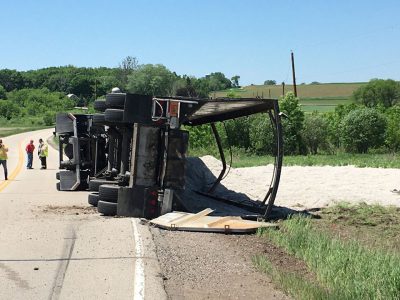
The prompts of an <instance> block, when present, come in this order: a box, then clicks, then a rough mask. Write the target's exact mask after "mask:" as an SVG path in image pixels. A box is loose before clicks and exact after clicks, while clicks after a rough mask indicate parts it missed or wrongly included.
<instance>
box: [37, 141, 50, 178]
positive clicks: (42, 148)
mask: <svg viewBox="0 0 400 300" xmlns="http://www.w3.org/2000/svg"><path fill="white" fill-rule="evenodd" d="M38 154H39V158H40V161H41V162H42V167H41V168H40V169H41V170H44V169H47V161H46V158H47V156H49V147H48V146H47V144H46V143H45V142H44V141H43V140H42V139H39V152H38Z"/></svg>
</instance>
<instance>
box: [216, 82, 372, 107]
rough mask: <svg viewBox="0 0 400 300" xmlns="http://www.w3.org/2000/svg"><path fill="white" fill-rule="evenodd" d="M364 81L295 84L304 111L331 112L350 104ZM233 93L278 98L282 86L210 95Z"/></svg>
mask: <svg viewBox="0 0 400 300" xmlns="http://www.w3.org/2000/svg"><path fill="white" fill-rule="evenodd" d="M363 84H365V83H325V84H305V85H298V86H297V94H298V97H299V98H300V104H301V105H302V110H303V111H304V112H307V113H309V112H313V111H318V112H331V111H334V110H335V107H336V106H338V105H339V104H344V105H346V104H351V103H353V100H351V99H350V96H351V95H352V93H353V92H354V91H355V90H356V89H357V88H359V87H360V86H361V85H363ZM288 91H293V86H292V85H286V86H285V93H286V92H288ZM232 92H233V93H235V94H236V95H237V96H239V97H242V98H246V97H250V98H252V97H263V98H279V97H281V96H282V92H283V91H282V86H281V85H275V86H265V85H253V86H246V87H242V88H232V89H228V90H224V91H217V92H212V93H211V96H212V97H226V96H227V94H228V93H232Z"/></svg>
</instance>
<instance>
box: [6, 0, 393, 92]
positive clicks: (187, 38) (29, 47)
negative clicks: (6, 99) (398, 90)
mask: <svg viewBox="0 0 400 300" xmlns="http://www.w3.org/2000/svg"><path fill="white" fill-rule="evenodd" d="M0 12H1V14H0V15H1V17H0V33H1V40H0V68H1V69H3V68H9V69H17V70H30V69H37V68H43V67H48V66H62V65H68V64H72V65H75V66H87V67H98V66H106V67H115V66H118V64H119V62H121V60H122V59H123V58H124V57H126V56H128V55H131V56H136V57H137V58H138V60H139V63H153V64H156V63H161V64H164V65H165V66H167V67H168V68H169V69H170V70H172V71H175V72H177V73H178V74H188V75H194V76H204V75H205V74H208V73H210V72H216V71H220V72H223V73H225V74H226V75H227V76H229V77H231V76H233V75H236V74H237V75H240V76H241V80H240V83H241V84H243V85H246V84H250V83H254V84H261V83H262V82H263V81H264V80H266V79H275V80H276V81H277V82H282V81H285V82H287V83H290V81H291V76H290V50H293V51H294V53H295V59H296V73H297V81H298V83H302V82H306V83H309V82H311V81H320V82H356V81H368V80H369V79H371V78H393V79H396V80H400V18H399V15H400V1H398V0H397V1H385V0H383V1H370V0H364V1H358V0H357V1H342V0H337V1H322V0H321V1H306V0H303V1H289V0H287V1H256V0H247V1H244V0H242V1H239V0H230V1H228V0H198V1H195V0H186V1H184V0H164V1H161V0H159V1H155V0H148V1H145V0H143V1H134V0H131V1H129V0H114V1H94V0H80V1H78V0H70V1H61V0H42V1H41V0H25V1H21V0H14V1H5V0H0Z"/></svg>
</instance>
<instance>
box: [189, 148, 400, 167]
mask: <svg viewBox="0 0 400 300" xmlns="http://www.w3.org/2000/svg"><path fill="white" fill-rule="evenodd" d="M210 149H211V148H209V149H190V153H189V154H190V155H191V156H204V155H213V156H215V157H217V158H219V155H218V153H217V150H214V149H211V150H210ZM225 155H226V160H227V163H229V161H230V158H229V151H226V150H225ZM273 162H274V158H273V157H272V156H268V155H255V154H251V153H246V152H245V151H243V150H240V149H233V164H232V166H233V167H234V168H244V167H256V166H265V165H268V164H272V163H273ZM283 165H284V166H349V165H353V166H356V167H359V168H366V167H369V168H400V154H397V153H394V154H390V153H386V154H373V153H366V154H351V153H342V152H340V153H337V154H317V155H293V156H291V155H287V156H284V158H283Z"/></svg>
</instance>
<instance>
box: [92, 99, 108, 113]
mask: <svg viewBox="0 0 400 300" xmlns="http://www.w3.org/2000/svg"><path fill="white" fill-rule="evenodd" d="M93 108H94V110H96V111H101V112H103V111H105V110H106V100H104V99H97V100H95V101H94V103H93Z"/></svg>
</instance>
